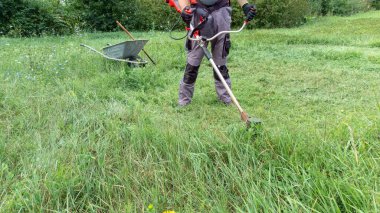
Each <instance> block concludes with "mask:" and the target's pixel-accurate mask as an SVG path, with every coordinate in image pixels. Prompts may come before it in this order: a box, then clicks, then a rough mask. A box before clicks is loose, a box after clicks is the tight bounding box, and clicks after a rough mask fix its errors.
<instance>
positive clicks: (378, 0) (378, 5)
mask: <svg viewBox="0 0 380 213" xmlns="http://www.w3.org/2000/svg"><path fill="white" fill-rule="evenodd" d="M371 6H372V7H373V8H375V9H376V10H380V0H371Z"/></svg>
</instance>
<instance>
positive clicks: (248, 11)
mask: <svg viewBox="0 0 380 213" xmlns="http://www.w3.org/2000/svg"><path fill="white" fill-rule="evenodd" d="M243 11H244V14H245V15H246V17H247V20H248V21H252V19H253V18H254V17H255V16H256V5H254V4H248V3H246V4H244V5H243Z"/></svg>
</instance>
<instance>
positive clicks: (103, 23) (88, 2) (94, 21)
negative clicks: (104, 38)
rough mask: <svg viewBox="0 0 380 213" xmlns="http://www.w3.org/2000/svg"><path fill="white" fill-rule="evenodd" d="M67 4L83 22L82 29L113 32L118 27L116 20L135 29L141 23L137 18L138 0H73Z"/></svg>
mask: <svg viewBox="0 0 380 213" xmlns="http://www.w3.org/2000/svg"><path fill="white" fill-rule="evenodd" d="M67 4H68V7H69V8H70V9H71V10H72V12H73V13H75V14H76V15H77V16H78V17H79V19H80V20H81V22H83V23H82V27H83V28H84V29H87V30H92V31H94V30H99V31H112V30H114V29H116V27H117V25H116V24H115V21H116V20H119V21H126V23H127V24H128V25H129V26H131V27H132V29H135V28H137V26H138V24H139V23H140V22H141V21H140V20H139V19H138V18H137V17H136V16H135V14H136V11H137V10H138V4H137V1H136V0H128V1H122V0H114V1H104V0H72V1H68V2H67Z"/></svg>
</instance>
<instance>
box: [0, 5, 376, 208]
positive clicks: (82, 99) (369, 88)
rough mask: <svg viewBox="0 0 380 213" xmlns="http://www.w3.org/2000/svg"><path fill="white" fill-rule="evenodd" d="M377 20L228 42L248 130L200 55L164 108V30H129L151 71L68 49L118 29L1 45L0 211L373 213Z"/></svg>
mask: <svg viewBox="0 0 380 213" xmlns="http://www.w3.org/2000/svg"><path fill="white" fill-rule="evenodd" d="M379 23H380V12H378V11H376V12H375V11H373V12H369V13H363V14H358V15H355V16H352V17H326V18H318V19H316V20H313V21H311V22H310V23H308V24H306V25H304V26H302V27H299V28H295V29H272V30H253V31H244V32H242V33H240V34H234V35H232V49H231V53H230V56H229V64H228V65H229V69H230V74H231V78H232V83H233V85H232V88H233V91H234V93H235V95H236V96H237V97H238V99H239V101H240V102H241V105H242V106H243V108H244V109H246V111H247V112H248V113H249V114H251V115H253V116H256V117H260V118H261V119H262V120H263V121H264V122H263V126H262V128H261V131H260V132H258V133H257V132H253V131H252V130H249V131H247V130H246V129H245V126H244V124H243V123H242V122H241V121H240V119H239V113H238V112H237V110H236V109H235V108H234V107H232V106H229V107H226V106H224V105H223V104H221V103H219V102H218V101H217V99H216V95H215V89H214V85H213V77H212V72H211V67H210V66H209V64H208V63H207V62H206V61H204V63H203V64H202V67H201V70H200V74H199V78H198V80H197V85H196V91H195V96H194V100H193V103H192V104H191V105H190V106H188V107H185V108H178V107H177V92H178V83H179V81H180V79H181V77H182V75H183V69H184V66H185V59H186V55H185V52H184V49H183V42H181V41H173V40H171V39H170V38H169V36H168V35H169V34H168V33H167V32H137V33H134V36H135V37H136V38H142V39H143V38H146V39H149V40H150V41H149V43H148V45H147V46H146V48H145V49H146V51H147V52H149V53H150V54H151V55H152V56H153V58H154V59H155V60H156V61H157V62H158V65H157V66H153V65H147V66H146V67H143V68H134V69H131V68H129V67H127V66H125V65H124V64H122V63H115V62H111V61H107V60H105V59H103V58H102V57H100V56H98V55H96V54H94V53H92V52H90V51H88V50H87V49H84V48H82V47H80V46H79V44H80V43H85V44H88V45H90V46H94V47H96V48H97V49H101V48H102V47H104V46H106V44H107V43H111V44H115V43H118V42H121V41H124V40H126V39H127V37H126V35H125V34H124V33H123V32H115V33H94V34H86V33H84V34H78V35H73V36H65V37H44V38H19V39H14V38H13V39H11V38H4V37H3V38H0V58H1V60H0V212H12V211H31V212H35V211H89V212H92V211H93V212H102V211H113V212H136V211H138V212H142V211H156V212H162V211H164V210H175V211H178V212H209V211H212V212H263V211H264V212H265V211H268V212H273V211H276V212H279V211H286V212H378V211H379V208H380V190H379V180H380V165H379V161H380V154H379V153H380V51H379V42H380V25H379ZM182 34H183V32H177V33H175V35H178V36H180V35H182ZM149 206H150V208H148V207H149Z"/></svg>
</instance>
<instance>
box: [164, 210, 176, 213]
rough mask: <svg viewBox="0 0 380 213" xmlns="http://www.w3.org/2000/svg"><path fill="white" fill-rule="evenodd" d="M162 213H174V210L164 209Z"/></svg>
mask: <svg viewBox="0 0 380 213" xmlns="http://www.w3.org/2000/svg"><path fill="white" fill-rule="evenodd" d="M162 213H175V211H173V210H166V211H164V212H162Z"/></svg>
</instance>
